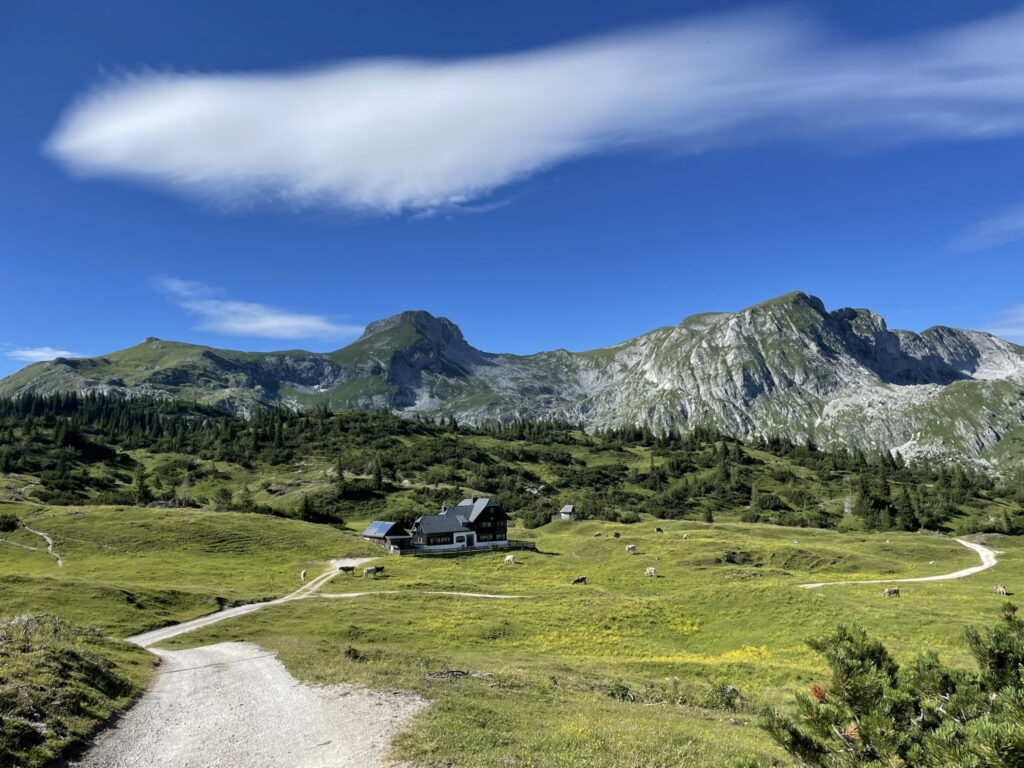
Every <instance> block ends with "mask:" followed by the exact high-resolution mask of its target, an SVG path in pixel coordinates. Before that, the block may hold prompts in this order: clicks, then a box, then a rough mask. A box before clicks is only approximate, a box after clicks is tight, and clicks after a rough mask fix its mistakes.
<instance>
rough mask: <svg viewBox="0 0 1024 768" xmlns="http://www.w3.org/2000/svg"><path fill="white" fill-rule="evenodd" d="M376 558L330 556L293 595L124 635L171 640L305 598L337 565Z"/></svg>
mask: <svg viewBox="0 0 1024 768" xmlns="http://www.w3.org/2000/svg"><path fill="white" fill-rule="evenodd" d="M374 559H376V558H372V557H348V558H342V559H341V560H331V567H330V568H329V569H328V570H326V571H324V572H323V573H321V574H320V575H319V576H317V577H316V578H313V579H310V580H309V581H307V582H306V583H305V584H303V585H302V586H301V587H299V588H298V589H297V590H295V591H294V592H292V593H291V594H290V595H285V596H284V597H279V598H278V599H277V600H268V601H267V602H265V603H247V604H245V605H239V606H237V607H235V608H225V609H224V610H223V611H217V612H216V613H209V614H207V615H206V616H200V617H199V618H198V619H192V620H191V621H183V622H181V623H180V624H172V625H171V626H169V627H161V628H160V629H154V630H152V631H151V632H143V633H142V634H141V635H132V636H131V637H127V638H125V639H126V640H127V641H128V642H129V643H135V644H136V645H141V646H142V647H143V648H149V647H150V646H153V645H156V644H157V643H159V642H161V641H163V640H169V639H170V638H172V637H177V636H178V635H184V634H187V633H189V632H192V631H194V630H197V629H199V628H200V627H208V626H210V625H211V624H216V623H217V622H219V621H224V620H225V619H233V618H235V617H236V616H244V615H245V614H247V613H252V612H253V611H258V610H260V609H261V608H266V607H267V606H268V605H280V604H281V603H288V602H291V601H292V600H302V599H303V598H306V597H310V596H311V595H313V594H314V593H315V592H316V591H317V590H318V589H320V587H322V586H323V585H324V584H326V583H327V582H328V581H330V580H331V579H333V578H334V577H335V576H337V575H338V574H339V573H340V571H339V570H338V568H340V567H341V566H349V565H350V566H353V567H359V566H360V565H362V564H363V563H368V562H369V561H370V560H374Z"/></svg>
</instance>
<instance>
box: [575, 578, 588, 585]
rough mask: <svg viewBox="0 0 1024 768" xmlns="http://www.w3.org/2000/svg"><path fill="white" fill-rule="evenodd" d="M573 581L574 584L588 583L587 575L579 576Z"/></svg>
mask: <svg viewBox="0 0 1024 768" xmlns="http://www.w3.org/2000/svg"><path fill="white" fill-rule="evenodd" d="M572 583H573V584H586V583H587V577H586V576H577V577H576V578H575V579H573V580H572Z"/></svg>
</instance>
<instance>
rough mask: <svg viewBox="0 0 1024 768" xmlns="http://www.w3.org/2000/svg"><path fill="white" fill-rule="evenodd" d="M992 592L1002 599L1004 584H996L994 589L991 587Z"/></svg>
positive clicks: (1004, 594) (1004, 593) (1004, 590)
mask: <svg viewBox="0 0 1024 768" xmlns="http://www.w3.org/2000/svg"><path fill="white" fill-rule="evenodd" d="M992 591H993V592H995V593H996V594H997V595H1002V596H1003V597H1006V585H1005V584H996V585H995V586H994V587H992Z"/></svg>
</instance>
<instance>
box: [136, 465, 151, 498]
mask: <svg viewBox="0 0 1024 768" xmlns="http://www.w3.org/2000/svg"><path fill="white" fill-rule="evenodd" d="M132 495H134V496H135V503H136V504H137V505H139V506H140V507H144V506H146V505H147V504H149V502H151V501H152V500H153V493H152V492H151V491H150V490H149V485H148V483H146V470H145V468H144V467H143V466H141V465H140V466H139V468H138V469H137V470H135V480H134V484H133V486H132Z"/></svg>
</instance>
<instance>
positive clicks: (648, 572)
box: [644, 568, 658, 579]
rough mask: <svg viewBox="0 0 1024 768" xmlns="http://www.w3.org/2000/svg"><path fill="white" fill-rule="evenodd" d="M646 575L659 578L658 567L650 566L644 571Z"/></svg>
mask: <svg viewBox="0 0 1024 768" xmlns="http://www.w3.org/2000/svg"><path fill="white" fill-rule="evenodd" d="M644 576H650V577H651V578H653V579H656V578H658V569H657V568H648V569H647V570H646V571H644Z"/></svg>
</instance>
